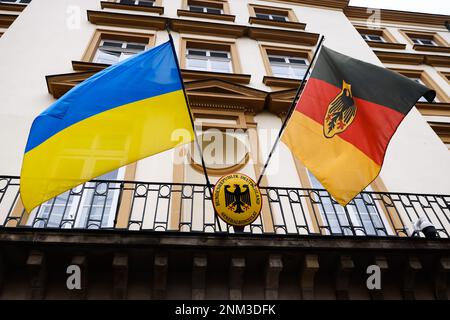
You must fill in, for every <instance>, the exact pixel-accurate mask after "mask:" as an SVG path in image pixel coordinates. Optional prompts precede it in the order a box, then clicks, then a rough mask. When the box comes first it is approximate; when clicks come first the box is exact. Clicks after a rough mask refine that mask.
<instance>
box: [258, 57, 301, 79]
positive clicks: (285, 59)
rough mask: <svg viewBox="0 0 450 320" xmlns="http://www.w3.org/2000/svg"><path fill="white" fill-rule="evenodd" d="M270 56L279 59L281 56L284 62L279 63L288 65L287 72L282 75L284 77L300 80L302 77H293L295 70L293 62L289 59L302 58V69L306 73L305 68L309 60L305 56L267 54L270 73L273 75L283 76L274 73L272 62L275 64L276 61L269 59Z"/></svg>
mask: <svg viewBox="0 0 450 320" xmlns="http://www.w3.org/2000/svg"><path fill="white" fill-rule="evenodd" d="M271 57H272V58H279V59H281V58H282V59H284V63H280V65H281V64H283V66H284V65H286V66H287V67H288V70H289V74H288V75H285V76H284V78H288V79H295V80H301V79H302V78H296V77H295V70H294V66H293V65H294V64H295V63H292V62H291V61H290V60H291V59H297V60H303V61H304V62H305V64H304V69H305V70H304V71H305V73H306V70H307V69H308V66H309V60H308V59H307V58H304V57H294V56H291V55H279V54H278V55H277V54H268V55H267V58H268V59H269V63H270V69H271V72H272V74H273V75H274V76H275V77H280V78H282V77H283V76H279V75H275V73H274V69H273V68H274V65H273V63H275V64H276V63H277V62H273V61H270V58H271ZM303 76H304V75H303Z"/></svg>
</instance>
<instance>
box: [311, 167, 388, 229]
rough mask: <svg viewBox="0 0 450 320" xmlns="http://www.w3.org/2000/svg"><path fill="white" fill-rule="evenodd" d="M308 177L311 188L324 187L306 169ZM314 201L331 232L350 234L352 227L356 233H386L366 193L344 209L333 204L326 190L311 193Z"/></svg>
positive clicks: (373, 204)
mask: <svg viewBox="0 0 450 320" xmlns="http://www.w3.org/2000/svg"><path fill="white" fill-rule="evenodd" d="M308 177H309V180H310V182H311V186H312V188H315V189H324V187H323V186H322V184H321V183H320V182H319V181H318V180H317V179H316V177H314V175H313V174H311V173H310V172H309V171H308ZM313 197H314V202H316V201H317V202H318V204H317V206H318V207H319V211H320V213H321V215H322V218H323V220H324V221H323V224H324V225H325V226H328V227H329V230H328V231H329V232H330V233H331V234H344V235H352V234H353V232H352V229H353V230H354V232H355V234H356V235H386V228H385V224H384V223H383V221H382V219H381V218H380V215H379V214H378V211H377V208H376V205H375V203H374V202H373V200H372V199H371V198H370V197H368V196H367V195H364V194H361V196H360V197H357V198H355V199H354V203H355V205H348V206H347V213H346V212H345V209H344V208H343V207H342V206H340V205H339V204H334V203H333V202H332V200H331V197H330V196H329V195H328V193H327V192H326V191H319V192H318V193H316V194H314V195H313Z"/></svg>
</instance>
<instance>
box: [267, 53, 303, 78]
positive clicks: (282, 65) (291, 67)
mask: <svg viewBox="0 0 450 320" xmlns="http://www.w3.org/2000/svg"><path fill="white" fill-rule="evenodd" d="M268 58H269V62H270V67H271V68H272V75H273V76H275V77H282V78H291V79H303V76H304V75H305V72H306V69H307V68H308V62H307V60H306V59H304V58H298V57H289V56H280V55H272V54H269V55H268Z"/></svg>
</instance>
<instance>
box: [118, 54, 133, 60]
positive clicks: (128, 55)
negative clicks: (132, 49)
mask: <svg viewBox="0 0 450 320" xmlns="http://www.w3.org/2000/svg"><path fill="white" fill-rule="evenodd" d="M134 55H136V53H122V54H121V55H120V57H119V61H123V60H125V59H128V58H130V57H132V56H134Z"/></svg>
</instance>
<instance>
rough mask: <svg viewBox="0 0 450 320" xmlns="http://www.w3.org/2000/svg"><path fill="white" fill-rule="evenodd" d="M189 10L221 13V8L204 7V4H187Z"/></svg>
mask: <svg viewBox="0 0 450 320" xmlns="http://www.w3.org/2000/svg"><path fill="white" fill-rule="evenodd" d="M189 11H192V12H202V13H213V14H223V9H219V8H211V7H204V6H193V5H190V6H189Z"/></svg>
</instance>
